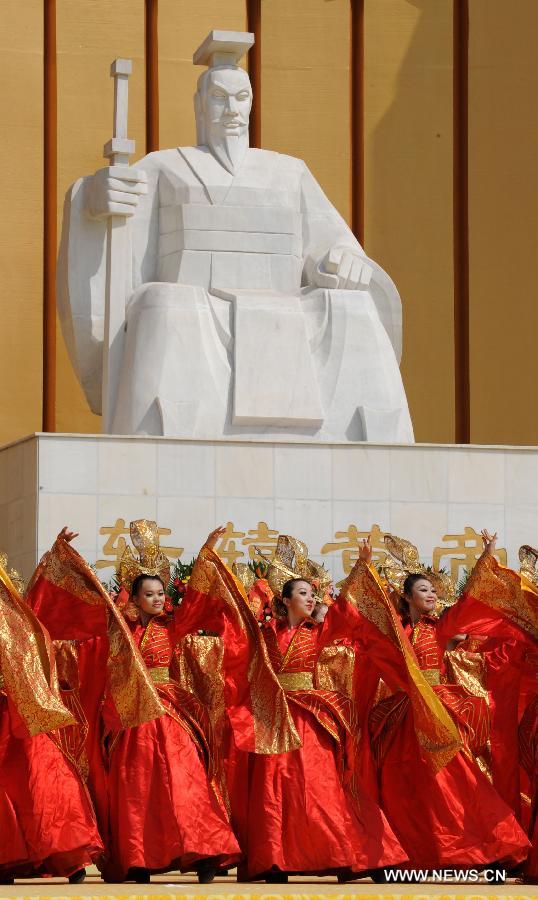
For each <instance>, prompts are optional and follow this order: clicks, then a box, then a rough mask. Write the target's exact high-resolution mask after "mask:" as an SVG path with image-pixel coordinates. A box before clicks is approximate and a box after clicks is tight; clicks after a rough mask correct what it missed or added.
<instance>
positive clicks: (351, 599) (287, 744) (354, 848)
mask: <svg viewBox="0 0 538 900" xmlns="http://www.w3.org/2000/svg"><path fill="white" fill-rule="evenodd" d="M282 537H283V536H281V540H282ZM277 552H278V551H277ZM356 578H357V573H356V572H355V571H354V572H353V573H352V575H351V576H350V578H349V579H348V581H347V583H346V586H345V587H344V592H343V594H342V595H341V597H340V598H339V600H338V602H336V603H335V604H333V606H331V608H330V610H329V612H328V613H327V616H326V618H325V622H324V623H323V625H322V626H321V625H317V624H316V623H314V622H313V621H312V620H310V619H306V620H304V621H303V622H302V623H301V624H300V625H299V626H298V627H297V628H295V629H291V630H290V629H288V627H287V624H283V625H280V624H278V625H274V623H270V624H267V625H266V626H265V627H263V628H262V629H261V630H260V626H259V624H258V623H257V622H256V620H255V618H254V615H253V613H252V611H251V610H250V608H249V605H248V600H247V595H246V592H245V591H244V590H243V588H242V585H240V584H239V582H238V581H237V580H236V579H235V578H234V577H233V576H232V575H231V573H230V572H229V571H228V570H227V569H226V567H225V566H224V565H223V563H222V561H221V560H220V559H219V558H218V556H217V555H216V554H215V553H213V551H211V550H209V549H208V548H207V547H205V548H203V550H202V551H201V553H200V555H199V557H198V560H197V562H196V565H195V568H194V571H193V573H192V575H191V579H190V582H189V586H188V589H187V593H186V596H185V599H184V601H183V606H182V609H181V612H182V626H183V627H184V628H187V629H188V630H192V629H193V628H195V627H200V623H201V622H202V621H204V622H205V626H204V627H206V628H209V629H212V630H213V629H215V630H217V631H218V632H219V633H220V634H222V635H223V641H224V644H225V648H226V649H225V658H224V673H225V679H226V683H227V692H226V694H227V705H228V711H229V715H230V718H231V721H232V727H233V731H234V739H235V740H234V751H233V753H232V761H233V769H234V774H235V772H236V771H240V772H243V773H245V772H246V773H248V777H244V778H243V781H242V786H243V791H242V792H241V790H239V789H238V790H235V791H234V795H235V796H234V801H233V803H232V807H234V806H235V813H236V815H235V819H234V822H235V824H236V828H237V832H238V835H239V838H240V843H241V845H242V848H243V850H244V852H245V855H246V861H245V863H244V864H243V865H242V866H241V867H240V877H241V878H243V879H252V878H256V877H264V875H266V873H268V872H269V871H271V870H272V871H273V872H275V871H280V872H285V873H289V872H297V873H311V874H317V875H321V874H325V873H329V872H332V873H335V874H336V873H341V874H342V875H344V876H347V877H349V876H351V874H352V873H353V872H355V873H358V872H364V871H365V870H369V869H376V868H379V867H383V866H389V865H394V864H396V863H400V862H401V861H402V860H404V859H405V853H403V852H402V849H401V847H400V845H399V843H398V841H397V840H396V839H395V837H394V835H393V833H392V832H391V830H390V828H389V826H388V825H387V822H386V820H385V818H384V816H383V814H382V813H381V811H380V809H379V807H378V806H377V805H376V803H375V802H374V801H373V800H372V799H371V798H370V797H369V796H368V795H367V793H366V792H365V790H364V787H363V786H362V784H361V780H360V777H359V775H358V764H357V725H358V722H357V708H356V704H355V702H354V695H355V693H356V683H355V672H356V667H355V652H354V644H353V645H352V643H351V641H350V640H349V639H348V638H349V637H351V638H352V639H353V641H354V642H355V643H356V644H357V645H358V644H359V643H360V645H361V650H362V651H363V659H367V660H368V663H369V666H370V667H371V668H372V667H375V668H376V670H377V667H378V666H379V667H380V671H382V672H383V673H384V676H385V677H386V678H387V680H388V681H389V682H391V683H394V684H397V685H398V686H402V687H404V688H405V689H406V690H409V692H410V695H411V697H412V704H413V709H414V711H415V712H416V716H417V720H418V721H419V722H420V724H421V726H423V735H424V738H425V740H426V742H427V744H428V748H429V752H430V753H431V756H432V759H434V760H435V761H436V763H437V764H443V763H444V761H445V759H446V758H447V757H448V758H450V756H451V755H452V754H453V753H454V752H456V750H457V747H458V746H459V743H458V740H457V732H456V730H455V729H454V727H453V725H452V723H451V720H450V719H449V717H448V716H446V713H445V712H444V710H443V709H442V707H440V706H439V705H436V701H435V698H434V697H433V695H431V692H430V690H429V688H428V686H427V684H426V683H425V682H424V681H423V679H422V677H421V676H420V672H419V671H418V669H417V667H416V664H415V663H414V662H413V660H412V653H411V652H410V651H407V650H406V649H405V647H404V646H403V644H402V641H405V638H403V635H402V634H401V627H400V625H399V623H398V621H397V617H396V616H395V613H394V611H393V609H392V607H391V606H390V604H388V603H386V602H384V601H381V603H380V604H376V606H375V608H374V607H373V606H372V605H371V604H369V603H368V602H366V603H363V600H362V598H361V597H359V596H358V594H357V592H356V590H355V587H356V584H355V582H356ZM202 616H203V617H204V618H203V619H202ZM260 631H262V632H263V637H264V638H265V640H263V639H262V638H261V633H260ZM344 641H347V643H344ZM333 651H335V654H336V657H338V658H337V659H336V663H337V664H336V670H337V671H336V672H335V671H333V670H332V663H331V662H330V660H329V657H330V656H331V654H332V655H333V657H334V653H333ZM341 651H343V652H341ZM340 657H341V658H340ZM322 659H324V663H323V665H320V661H322ZM239 661H241V664H239ZM333 662H334V658H333ZM253 672H254V673H256V677H255V678H254V677H252V673H253ZM367 681H368V679H367V678H366V679H365V683H366V682H367ZM371 681H372V684H373V685H374V687H375V684H376V683H377V678H376V679H372V680H371ZM432 701H433V706H434V708H433V709H432V708H431V702H432ZM438 714H439V715H438ZM242 750H246V751H249V754H248V759H247V761H246V763H245V759H244V758H245V754H241V751H242ZM238 759H239V760H241V759H242V762H241V761H239V762H238ZM434 764H435V763H434ZM234 781H235V786H236V788H237V782H238V781H239V782H240V783H239V787H240V786H241V781H240V779H237V778H235V779H234ZM245 805H246V814H245Z"/></svg>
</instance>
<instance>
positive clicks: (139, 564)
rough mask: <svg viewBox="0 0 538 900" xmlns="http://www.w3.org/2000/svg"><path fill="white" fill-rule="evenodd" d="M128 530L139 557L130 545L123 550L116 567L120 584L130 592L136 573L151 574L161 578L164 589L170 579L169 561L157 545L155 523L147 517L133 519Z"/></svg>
mask: <svg viewBox="0 0 538 900" xmlns="http://www.w3.org/2000/svg"><path fill="white" fill-rule="evenodd" d="M130 530H131V540H132V542H133V546H134V548H135V550H137V551H138V556H139V558H138V559H137V558H136V556H135V555H134V553H133V551H132V550H131V548H130V547H127V549H126V550H125V551H124V553H123V556H122V558H121V560H120V565H119V569H118V576H119V579H120V584H121V586H122V587H124V588H125V590H126V591H128V592H129V593H131V588H132V585H133V581H134V580H135V578H136V577H137V576H138V575H150V576H151V575H153V576H157V577H158V578H160V579H161V581H162V583H163V584H164V589H165V590H166V588H167V587H168V583H169V581H170V562H169V561H168V558H167V557H166V556H165V555H164V553H163V552H162V550H161V549H160V547H159V531H158V529H157V523H156V522H152V521H150V520H149V519H135V521H134V522H131V525H130Z"/></svg>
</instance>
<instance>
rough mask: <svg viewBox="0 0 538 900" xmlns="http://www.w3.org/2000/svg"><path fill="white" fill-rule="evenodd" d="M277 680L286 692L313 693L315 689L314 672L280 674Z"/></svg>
mask: <svg viewBox="0 0 538 900" xmlns="http://www.w3.org/2000/svg"><path fill="white" fill-rule="evenodd" d="M277 678H278V682H279V684H280V686H281V687H283V688H284V690H285V691H311V690H313V689H314V678H313V675H312V672H279V674H278V675H277Z"/></svg>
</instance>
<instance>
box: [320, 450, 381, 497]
mask: <svg viewBox="0 0 538 900" xmlns="http://www.w3.org/2000/svg"><path fill="white" fill-rule="evenodd" d="M332 493H333V498H334V499H335V500H361V501H362V500H388V499H389V496H390V451H389V450H388V449H386V448H384V447H333V451H332Z"/></svg>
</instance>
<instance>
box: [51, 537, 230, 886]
mask: <svg viewBox="0 0 538 900" xmlns="http://www.w3.org/2000/svg"><path fill="white" fill-rule="evenodd" d="M131 536H132V539H133V543H134V544H135V546H136V547H137V549H138V550H139V552H140V558H139V559H136V558H135V557H134V556H133V554H132V553H131V551H130V550H129V551H126V554H125V556H124V558H123V560H122V563H121V565H120V573H119V574H120V582H121V585H122V588H123V589H124V593H125V594H126V596H127V597H128V602H127V605H126V606H125V609H124V610H123V614H124V616H125V619H126V621H127V626H128V629H129V630H130V634H131V638H132V647H131V652H132V654H133V655H135V656H136V657H137V658H138V659H140V657H141V664H143V666H144V667H145V669H146V673H147V676H149V679H151V682H152V684H153V687H154V689H155V690H156V693H157V695H158V699H159V701H160V710H159V711H158V712H157V713H156V714H155V713H154V715H153V716H151V717H150V720H149V721H146V722H142V723H141V724H137V725H136V726H133V727H124V725H122V723H121V722H119V721H118V716H117V708H116V709H115V708H114V703H113V702H112V698H111V695H110V692H108V694H107V697H106V698H105V702H104V706H103V720H104V723H105V745H106V747H107V756H108V780H107V782H108V794H109V797H108V805H109V813H108V814H109V828H108V847H107V864H106V866H105V868H104V877H105V879H106V880H107V881H123V880H125V879H129V878H131V879H134V880H135V881H138V882H149V880H150V875H151V873H152V872H155V873H156V872H166V871H169V870H172V869H179V870H181V871H183V872H187V871H196V872H197V873H198V878H199V880H200V882H201V883H207V882H209V881H211V880H212V879H213V877H214V875H215V873H216V871H217V868H219V867H227V866H230V865H235V864H236V862H237V861H238V859H239V857H240V851H239V847H238V844H237V841H236V840H235V837H234V835H233V832H232V830H231V827H230V824H229V821H228V817H227V813H226V808H225V805H224V800H223V797H222V795H221V793H220V790H219V784H218V777H217V776H218V772H217V771H216V768H217V759H216V748H215V746H214V741H213V738H212V734H211V723H210V720H209V716H208V712H207V710H206V709H205V708H204V706H203V705H202V704H201V703H200V702H199V701H198V700H197V699H196V697H195V696H194V695H193V694H192V693H188V692H187V691H186V690H185V689H183V688H181V687H180V685H179V683H178V674H177V672H176V670H175V663H176V660H175V653H174V651H175V649H176V645H177V642H178V635H179V632H178V629H177V616H176V615H174V614H173V613H171V612H170V611H168V610H167V609H165V589H164V586H165V584H168V581H169V563H168V560H167V559H166V557H164V555H163V554H162V553H161V552H160V551H159V548H158V532H157V526H156V524H155V522H148V521H146V520H139V521H137V522H132V523H131ZM73 537H75V535H74V534H72V533H70V532H66V531H65V530H64V532H63V533H62V535H61V536H60V538H59V542H57V543H60V544H61V543H63V544H64V547H63V548H62V547H61V546H60V548H59V550H58V552H60V553H61V552H62V551H63V553H64V558H65V541H66V540H71V539H72V538H73ZM55 546H56V545H55ZM52 552H53V553H54V548H53V551H52ZM69 553H70V556H69V559H70V566H71V569H70V571H71V573H72V574H75V573H77V574H78V576H79V578H80V576H84V577H85V578H86V579H87V580H88V583H89V582H90V581H91V582H92V584H93V589H94V592H95V593H97V591H98V588H97V584H96V580H95V579H93V580H92V573H91V571H90V570H89V567H88V566H87V564H86V563H85V562H84V560H83V559H82V558H81V557H80V556H78V554H76V553H75V551H74V550H73V549H72V548H69ZM54 570H55V567H54V566H50V565H49V567H48V570H47V573H46V574H48V576H49V577H51V576H52V575H53V573H54ZM71 581H72V580H71ZM58 587H59V585H56V588H57V590H56V591H55V590H54V589H53V588H52V589H51V588H50V587H49V589H48V591H47V590H46V589H45V588H44V587H43V583H42V582H41V589H40V591H39V607H40V609H41V611H42V613H43V614H44V615H45V614H46V613H47V611H49V612H51V607H52V606H53V605H54V604H55V609H56V611H57V603H58V602H61V600H62V597H61V595H60V593H59V591H58ZM94 602H95V601H94ZM71 609H72V610H73V611H74V614H76V612H77V607H76V605H73V604H72V605H71ZM56 615H57V612H56ZM81 618H82V617H81ZM71 627H72V628H73V630H74V633H75V632H76V633H80V630H81V629H82V628H83V623H82V622H79V623H78V624H77V622H76V621H75V618H74V617H73V619H72V622H71ZM62 636H63V637H65V634H64V635H62ZM112 653H113V649H112V647H111V650H110V655H111V654H112ZM109 660H110V656H109ZM122 674H123V673H122V672H121V671H120V672H119V673H118V676H119V677H121V676H122ZM116 707H117V704H116Z"/></svg>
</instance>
